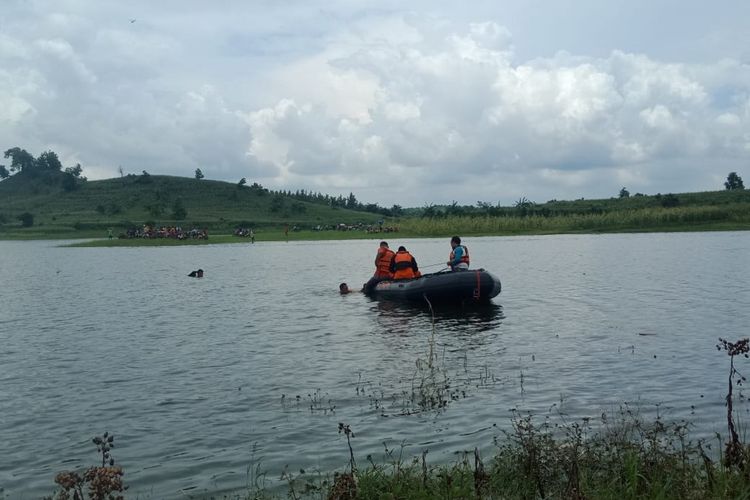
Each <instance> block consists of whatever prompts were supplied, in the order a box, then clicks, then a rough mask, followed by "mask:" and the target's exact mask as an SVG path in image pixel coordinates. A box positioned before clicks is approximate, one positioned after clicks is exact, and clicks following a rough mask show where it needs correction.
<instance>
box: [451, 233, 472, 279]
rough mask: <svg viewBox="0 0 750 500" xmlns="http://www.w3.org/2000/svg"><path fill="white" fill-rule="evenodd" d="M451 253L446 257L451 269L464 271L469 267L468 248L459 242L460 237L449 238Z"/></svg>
mask: <svg viewBox="0 0 750 500" xmlns="http://www.w3.org/2000/svg"><path fill="white" fill-rule="evenodd" d="M451 249H452V250H451V255H450V257H448V258H449V259H450V260H449V261H448V265H449V266H451V271H466V270H468V269H469V249H468V248H466V245H462V244H461V238H459V237H458V236H454V237H453V238H451Z"/></svg>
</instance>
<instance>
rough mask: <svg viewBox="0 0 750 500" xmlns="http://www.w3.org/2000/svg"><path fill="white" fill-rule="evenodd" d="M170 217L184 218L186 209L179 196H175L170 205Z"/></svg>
mask: <svg viewBox="0 0 750 500" xmlns="http://www.w3.org/2000/svg"><path fill="white" fill-rule="evenodd" d="M172 217H173V218H174V219H176V220H184V219H185V217H187V210H186V209H185V206H184V205H183V204H182V199H180V198H177V199H176V200H175V201H174V205H172Z"/></svg>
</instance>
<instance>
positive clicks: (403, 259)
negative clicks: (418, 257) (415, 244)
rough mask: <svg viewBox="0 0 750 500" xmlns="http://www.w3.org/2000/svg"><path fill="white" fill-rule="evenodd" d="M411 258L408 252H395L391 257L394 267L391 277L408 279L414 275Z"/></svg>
mask: <svg viewBox="0 0 750 500" xmlns="http://www.w3.org/2000/svg"><path fill="white" fill-rule="evenodd" d="M413 258H414V257H412V256H411V254H410V253H409V252H396V255H395V256H394V257H393V262H394V265H393V267H394V268H395V269H396V271H395V272H394V273H393V279H395V280H409V279H412V278H415V277H416V275H415V274H414V269H412V267H411V262H412V259H413Z"/></svg>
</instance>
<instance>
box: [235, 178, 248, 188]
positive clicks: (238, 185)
mask: <svg viewBox="0 0 750 500" xmlns="http://www.w3.org/2000/svg"><path fill="white" fill-rule="evenodd" d="M245 184H247V179H245V178H244V177H243V178H242V179H240V182H238V183H237V187H238V188H241V187H242V186H244V185H245Z"/></svg>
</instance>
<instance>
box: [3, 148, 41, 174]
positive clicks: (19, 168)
mask: <svg viewBox="0 0 750 500" xmlns="http://www.w3.org/2000/svg"><path fill="white" fill-rule="evenodd" d="M5 157H6V158H11V163H10V171H11V172H23V171H24V170H31V169H33V168H34V164H35V163H36V160H34V157H33V156H32V155H31V154H30V153H29V152H28V151H26V150H25V149H21V148H19V147H15V148H10V149H8V150H7V151H5Z"/></svg>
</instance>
